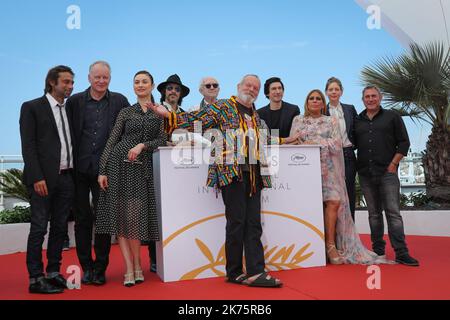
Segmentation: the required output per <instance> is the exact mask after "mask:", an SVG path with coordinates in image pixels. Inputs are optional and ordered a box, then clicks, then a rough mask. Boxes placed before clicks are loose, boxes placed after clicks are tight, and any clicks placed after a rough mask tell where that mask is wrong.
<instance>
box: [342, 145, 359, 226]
mask: <svg viewBox="0 0 450 320" xmlns="http://www.w3.org/2000/svg"><path fill="white" fill-rule="evenodd" d="M344 163H345V185H346V187H347V193H348V203H349V206H350V213H351V215H352V219H353V221H355V205H356V192H355V177H356V157H355V152H354V151H353V148H352V147H350V148H344Z"/></svg>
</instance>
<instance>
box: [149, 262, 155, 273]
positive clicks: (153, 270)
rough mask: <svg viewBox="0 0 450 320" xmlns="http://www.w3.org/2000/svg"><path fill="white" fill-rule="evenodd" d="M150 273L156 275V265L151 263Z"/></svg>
mask: <svg viewBox="0 0 450 320" xmlns="http://www.w3.org/2000/svg"><path fill="white" fill-rule="evenodd" d="M150 272H155V273H156V263H151V264H150Z"/></svg>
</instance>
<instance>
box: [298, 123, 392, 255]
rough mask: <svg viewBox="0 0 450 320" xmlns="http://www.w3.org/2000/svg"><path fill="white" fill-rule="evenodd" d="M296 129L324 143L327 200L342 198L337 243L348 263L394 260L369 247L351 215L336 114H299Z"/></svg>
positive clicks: (324, 186) (322, 157) (323, 185)
mask: <svg viewBox="0 0 450 320" xmlns="http://www.w3.org/2000/svg"><path fill="white" fill-rule="evenodd" d="M296 131H302V132H303V133H304V137H305V140H309V141H314V142H315V143H317V144H319V145H321V148H320V164H321V172H322V195H323V201H328V200H335V201H339V202H340V206H339V209H338V214H337V223H336V247H337V249H338V250H339V253H340V255H341V257H342V258H343V260H344V262H345V263H348V264H379V263H391V262H390V261H388V260H386V259H383V258H381V257H379V256H378V255H377V254H376V253H375V252H372V251H370V250H368V249H367V248H366V247H365V246H364V245H363V244H362V242H361V239H360V238H359V235H358V233H357V231H356V227H355V224H354V222H353V219H352V217H351V213H350V206H349V203H348V196H347V188H346V186H345V165H344V155H343V151H342V140H341V135H340V133H339V124H338V122H337V120H336V118H334V117H329V116H321V117H318V118H313V117H310V116H306V117H305V116H301V115H300V116H297V117H295V118H294V120H293V122H292V128H291V136H292V135H293V133H295V132H296Z"/></svg>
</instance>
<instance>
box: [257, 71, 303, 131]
mask: <svg viewBox="0 0 450 320" xmlns="http://www.w3.org/2000/svg"><path fill="white" fill-rule="evenodd" d="M283 94H284V84H283V82H281V79H280V78H278V77H272V78H269V79H267V80H266V82H265V83H264V95H265V96H266V98H267V99H269V100H270V103H269V104H268V105H267V106H265V107H263V108H261V109H258V115H259V117H260V118H261V119H263V120H264V121H265V122H266V124H267V126H268V127H269V129H270V131H271V134H273V135H274V132H273V130H274V129H278V130H279V136H280V138H287V137H289V133H290V132H291V125H292V120H293V119H294V117H295V116H298V115H299V114H300V109H299V108H298V106H297V105H294V104H290V103H287V102H284V101H283Z"/></svg>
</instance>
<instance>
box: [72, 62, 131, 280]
mask: <svg viewBox="0 0 450 320" xmlns="http://www.w3.org/2000/svg"><path fill="white" fill-rule="evenodd" d="M88 79H89V83H90V84H91V86H90V87H89V88H88V89H87V90H85V91H84V92H80V93H77V94H75V95H73V96H72V97H71V98H70V99H68V101H67V110H68V113H69V117H70V119H71V121H72V122H73V130H74V159H75V185H76V195H75V241H76V248H77V255H78V260H79V261H80V264H81V267H82V268H83V272H84V274H83V278H82V279H81V282H82V283H83V284H96V285H102V284H104V283H105V282H106V277H105V271H106V268H107V266H108V263H109V252H110V249H111V236H110V235H107V234H95V239H94V250H95V257H96V259H95V261H94V260H93V258H92V245H91V244H92V230H93V226H94V221H95V210H96V207H97V201H98V197H99V185H98V182H97V178H98V170H99V161H100V157H101V155H102V152H103V149H104V147H105V145H106V141H107V140H108V137H109V134H110V132H111V130H112V128H113V126H114V123H115V121H116V118H117V115H118V114H119V112H120V110H121V109H122V108H124V107H128V106H130V104H129V102H128V100H127V98H125V97H124V96H123V95H121V94H120V93H116V92H111V91H109V90H108V87H109V83H110V81H111V68H110V66H109V64H108V63H107V62H105V61H97V62H94V63H93V64H92V65H91V66H90V67H89V76H88ZM90 194H92V203H93V208H92V207H91V201H90Z"/></svg>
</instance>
